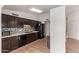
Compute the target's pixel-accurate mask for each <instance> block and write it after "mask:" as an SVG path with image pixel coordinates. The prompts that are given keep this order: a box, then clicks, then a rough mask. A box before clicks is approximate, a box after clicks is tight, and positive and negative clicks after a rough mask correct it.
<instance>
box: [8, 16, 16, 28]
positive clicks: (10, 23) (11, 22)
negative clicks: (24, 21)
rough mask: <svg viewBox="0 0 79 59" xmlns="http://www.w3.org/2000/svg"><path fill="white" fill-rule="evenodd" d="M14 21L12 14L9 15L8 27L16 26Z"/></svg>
mask: <svg viewBox="0 0 79 59" xmlns="http://www.w3.org/2000/svg"><path fill="white" fill-rule="evenodd" d="M16 26H17V25H16V21H15V17H14V16H9V27H10V28H16Z"/></svg>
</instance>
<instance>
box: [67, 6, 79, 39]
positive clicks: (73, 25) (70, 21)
mask: <svg viewBox="0 0 79 59" xmlns="http://www.w3.org/2000/svg"><path fill="white" fill-rule="evenodd" d="M66 10H67V13H68V14H67V15H66V16H67V19H66V20H67V26H66V27H67V31H66V32H67V38H73V39H77V40H79V6H67V8H66Z"/></svg>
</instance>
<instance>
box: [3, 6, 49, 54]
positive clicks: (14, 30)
mask: <svg viewBox="0 0 79 59" xmlns="http://www.w3.org/2000/svg"><path fill="white" fill-rule="evenodd" d="M21 7H23V6H22V5H21V6H20V5H5V6H4V7H3V9H2V53H9V52H11V51H13V50H17V49H18V48H21V47H23V46H25V45H28V44H31V43H32V42H35V41H38V40H40V41H42V40H43V41H45V45H46V46H45V48H46V50H47V51H46V52H49V48H50V43H49V42H50V40H47V38H48V39H49V32H47V31H49V30H48V29H49V28H46V26H48V23H49V20H48V18H49V14H47V16H48V18H46V17H45V18H46V19H45V20H43V21H42V22H41V21H40V20H33V19H36V18H38V19H39V18H40V17H41V19H42V18H44V17H43V16H42V15H41V14H40V13H38V15H40V17H39V16H38V15H37V13H34V12H31V13H30V12H29V13H28V12H27V14H25V13H24V12H23V13H22V12H20V11H23V10H20V11H19V12H17V11H16V10H18V9H20V8H21ZM25 7H26V6H25V5H24V7H23V8H25ZM37 7H38V6H37ZM43 7H44V6H43ZM12 8H14V9H13V10H14V11H13V10H12ZM15 8H16V9H15ZM47 13H48V12H47ZM31 14H33V15H31ZM25 15H26V17H23V16H25ZM36 16H37V17H36ZM45 16H46V14H45ZM35 17H36V18H35ZM44 22H45V23H46V24H47V25H46V26H45V24H44ZM48 27H49V26H48ZM44 38H45V39H44ZM47 41H48V42H47ZM47 43H48V45H47ZM43 44H44V42H43ZM40 45H41V42H40ZM38 47H39V46H38ZM40 49H41V48H40ZM38 50H39V49H38ZM43 50H44V49H43ZM37 52H38V51H37ZM16 53H18V52H16ZM22 53H23V52H22Z"/></svg>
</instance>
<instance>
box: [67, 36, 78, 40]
mask: <svg viewBox="0 0 79 59" xmlns="http://www.w3.org/2000/svg"><path fill="white" fill-rule="evenodd" d="M66 38H70V39H75V40H79V37H74V36H66Z"/></svg>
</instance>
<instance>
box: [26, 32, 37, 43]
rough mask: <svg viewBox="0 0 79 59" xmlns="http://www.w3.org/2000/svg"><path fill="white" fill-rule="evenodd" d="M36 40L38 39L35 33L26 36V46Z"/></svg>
mask: <svg viewBox="0 0 79 59" xmlns="http://www.w3.org/2000/svg"><path fill="white" fill-rule="evenodd" d="M37 39H38V35H37V33H32V34H28V35H27V44H28V43H31V42H33V41H35V40H37Z"/></svg>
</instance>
